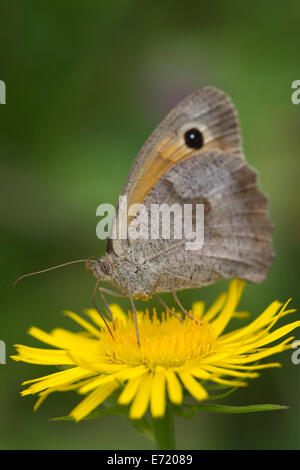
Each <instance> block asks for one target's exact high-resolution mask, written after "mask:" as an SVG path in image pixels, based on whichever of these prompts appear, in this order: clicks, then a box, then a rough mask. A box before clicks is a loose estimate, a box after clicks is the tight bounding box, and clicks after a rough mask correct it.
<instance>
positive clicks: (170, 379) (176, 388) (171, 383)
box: [166, 369, 182, 405]
mask: <svg viewBox="0 0 300 470" xmlns="http://www.w3.org/2000/svg"><path fill="white" fill-rule="evenodd" d="M166 377H167V386H168V395H169V397H170V400H171V401H172V402H173V403H176V404H177V405H180V403H181V402H182V388H181V384H180V382H179V380H178V379H177V377H176V375H175V374H174V372H173V371H172V369H167V370H166Z"/></svg>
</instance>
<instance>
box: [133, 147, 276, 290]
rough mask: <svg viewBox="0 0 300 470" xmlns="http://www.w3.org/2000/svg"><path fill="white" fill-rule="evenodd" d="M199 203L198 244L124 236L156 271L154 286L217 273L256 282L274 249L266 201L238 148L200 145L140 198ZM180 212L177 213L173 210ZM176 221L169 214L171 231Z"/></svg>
mask: <svg viewBox="0 0 300 470" xmlns="http://www.w3.org/2000/svg"><path fill="white" fill-rule="evenodd" d="M162 202H166V203H167V204H168V206H172V205H173V204H179V205H180V206H181V207H183V206H184V204H192V205H195V204H204V244H203V246H202V248H201V249H199V250H187V249H186V242H187V241H188V238H186V237H183V239H182V240H178V239H175V238H174V236H172V237H171V238H170V239H163V238H159V239H157V240H153V239H151V237H149V239H137V240H130V239H129V241H130V247H131V250H132V252H133V256H135V257H136V261H137V262H138V263H139V264H143V263H145V262H146V263H151V264H152V265H153V266H154V267H155V270H156V272H157V273H159V274H160V277H159V278H158V279H159V280H158V283H157V286H156V289H155V290H156V291H158V292H159V291H161V292H164V291H168V290H177V289H184V288H191V287H199V286H203V285H207V284H211V283H213V282H216V281H217V280H219V279H227V278H236V277H237V278H240V279H243V280H246V281H250V282H262V281H263V280H264V279H265V277H266V276H267V273H268V270H269V267H270V265H271V262H272V259H273V256H274V253H273V249H272V245H271V243H272V224H271V222H270V221H269V218H268V213H267V209H268V207H267V206H268V201H267V198H266V197H265V196H264V195H263V194H262V193H261V191H260V190H259V188H258V186H257V174H256V172H255V170H253V169H252V168H250V167H249V166H248V165H247V164H246V162H245V159H244V157H243V155H242V154H240V153H239V152H230V151H229V152H224V151H221V150H213V151H206V152H202V153H199V154H196V155H193V156H192V157H191V158H189V159H186V160H184V161H182V162H180V163H177V164H176V165H174V166H173V167H172V168H171V169H170V170H168V171H167V172H166V173H165V175H164V176H163V177H162V178H161V179H160V180H159V181H158V182H157V183H156V185H155V186H154V187H153V189H152V190H151V191H150V193H149V194H148V196H147V197H146V198H145V200H144V202H143V204H144V205H145V206H146V209H147V211H148V213H150V212H151V206H152V204H161V203H162ZM178 217H180V213H179V214H178ZM178 223H180V221H178V220H176V217H175V216H174V217H173V218H172V219H171V231H170V232H171V234H172V235H173V234H174V226H176V224H177V225H178Z"/></svg>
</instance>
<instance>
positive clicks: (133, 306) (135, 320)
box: [128, 291, 141, 347]
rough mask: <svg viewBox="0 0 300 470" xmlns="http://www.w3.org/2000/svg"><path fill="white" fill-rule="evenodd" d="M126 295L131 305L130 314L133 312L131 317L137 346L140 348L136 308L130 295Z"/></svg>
mask: <svg viewBox="0 0 300 470" xmlns="http://www.w3.org/2000/svg"><path fill="white" fill-rule="evenodd" d="M128 295H129V300H130V303H131V308H132V312H133V315H134V324H135V331H136V339H137V344H138V346H139V347H140V346H141V343H140V335H139V329H138V325H137V317H136V308H135V305H134V302H133V298H132V295H131V293H130V292H129V291H128Z"/></svg>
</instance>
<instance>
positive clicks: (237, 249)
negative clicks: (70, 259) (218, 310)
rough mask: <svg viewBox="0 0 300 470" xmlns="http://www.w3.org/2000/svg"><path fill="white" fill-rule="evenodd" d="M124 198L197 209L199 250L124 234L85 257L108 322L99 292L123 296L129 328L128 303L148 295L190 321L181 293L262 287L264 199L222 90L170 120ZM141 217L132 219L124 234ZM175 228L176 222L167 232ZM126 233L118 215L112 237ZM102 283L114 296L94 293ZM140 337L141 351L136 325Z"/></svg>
mask: <svg viewBox="0 0 300 470" xmlns="http://www.w3.org/2000/svg"><path fill="white" fill-rule="evenodd" d="M121 196H123V197H125V196H126V198H127V203H128V206H134V205H141V204H142V205H143V207H145V208H146V210H147V211H150V210H151V207H152V205H153V204H163V203H164V204H168V206H169V207H172V206H173V205H174V204H177V205H179V206H180V207H184V205H185V204H192V205H194V206H195V205H197V204H202V205H203V206H204V243H203V245H202V247H201V248H200V249H198V250H187V249H186V242H187V239H186V238H185V236H183V237H182V239H181V240H178V239H176V238H175V237H170V238H164V237H162V236H159V237H157V238H153V237H151V236H150V237H148V238H136V237H132V236H131V235H130V232H129V230H128V231H127V229H126V228H125V232H126V234H127V236H126V237H125V238H124V237H120V236H114V237H112V236H110V237H109V239H108V242H107V248H106V254H105V255H104V256H103V257H101V258H90V259H89V260H87V261H86V267H87V269H88V270H89V271H91V273H92V274H93V275H94V277H95V278H96V279H97V284H96V287H95V290H94V296H93V303H94V305H95V293H96V292H97V291H98V292H100V295H101V297H102V299H103V301H104V304H105V307H106V310H107V312H108V314H109V316H110V319H111V321H112V322H113V316H112V312H111V310H110V308H109V305H108V303H107V301H106V299H105V296H104V294H105V293H106V294H111V295H116V296H125V297H129V299H130V302H131V306H132V310H133V312H134V315H135V320H136V309H135V306H134V300H133V299H144V300H146V299H149V298H150V297H152V296H156V298H157V300H158V301H159V302H160V303H161V305H162V306H163V307H164V308H166V309H167V310H168V311H169V312H170V313H171V314H174V312H173V311H172V310H171V309H170V308H169V307H168V306H167V305H166V303H165V302H164V301H163V300H162V299H161V298H160V296H159V294H160V293H163V292H172V294H173V296H174V300H175V302H176V303H177V305H178V306H179V308H180V309H181V310H182V312H183V313H184V314H186V315H188V316H191V314H190V313H189V312H188V311H187V310H186V309H185V308H184V307H183V305H182V304H181V302H180V300H179V299H178V296H177V294H176V292H177V291H179V290H182V289H190V288H196V287H202V286H206V285H209V284H212V283H215V282H216V281H219V280H221V279H230V278H239V279H242V280H245V281H248V282H254V283H259V282H262V281H264V279H265V278H266V276H267V274H268V271H269V268H270V265H271V262H272V259H273V257H274V252H273V248H272V230H273V226H272V224H271V222H270V220H269V217H268V200H267V198H266V196H265V195H264V194H263V193H262V192H261V191H260V189H259V188H258V185H257V173H256V171H255V170H254V169H253V168H251V167H250V166H248V165H247V163H246V161H245V157H244V154H243V150H242V146H241V134H240V125H239V120H238V116H237V112H236V110H235V108H234V106H233V104H232V102H231V100H230V98H229V97H228V96H227V94H225V93H224V92H223V91H220V90H217V89H215V88H211V87H204V88H202V89H200V90H198V91H196V92H195V93H193V94H191V95H190V96H188V97H187V98H186V99H184V100H183V101H182V102H180V103H179V104H178V105H177V106H176V107H175V108H174V109H172V110H171V112H169V114H168V115H167V116H166V117H165V119H164V120H163V121H162V122H161V123H160V124H159V126H158V127H157V128H156V129H155V130H154V132H153V133H152V134H151V135H150V137H149V138H148V140H147V141H146V142H145V144H144V146H143V147H142V148H141V150H140V152H139V153H138V155H137V157H136V159H135V161H134V163H133V165H132V167H131V169H130V171H129V174H128V177H127V179H126V181H125V184H124V187H123V189H122V192H121ZM138 215H139V213H138V211H137V213H136V214H135V215H131V216H130V217H129V219H128V221H129V226H132V224H134V223H135V219H137V218H138ZM192 217H193V216H192ZM128 221H127V222H128ZM177 222H178V220H177V219H176V217H175V215H174V217H173V219H172V221H171V222H170V223H171V228H173V229H174V228H176V224H177ZM160 223H161V222H160ZM122 225H124V220H123V217H121V216H120V208H117V210H116V215H115V219H114V222H113V229H114V233H117V234H120V233H124V227H122ZM157 228H158V229H159V227H157ZM111 233H112V231H111ZM80 261H81V260H79V262H80ZM103 281H105V282H108V283H110V284H111V285H112V286H114V287H115V288H116V289H117V291H118V292H115V291H112V290H109V289H106V288H104V287H99V282H103ZM174 315H175V314H174ZM178 318H180V317H178ZM103 319H104V317H103ZM104 321H105V323H106V325H107V327H108V328H109V325H108V323H107V322H106V320H105V319H104ZM109 330H110V328H109ZM136 330H137V340H138V344H140V340H139V336H138V329H137V322H136ZM110 332H111V330H110ZM111 334H112V335H113V333H112V332H111Z"/></svg>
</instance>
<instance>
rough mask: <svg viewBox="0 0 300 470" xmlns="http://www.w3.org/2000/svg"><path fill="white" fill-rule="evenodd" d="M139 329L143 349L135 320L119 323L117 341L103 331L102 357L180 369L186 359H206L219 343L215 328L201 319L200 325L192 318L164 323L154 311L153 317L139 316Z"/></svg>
mask: <svg viewBox="0 0 300 470" xmlns="http://www.w3.org/2000/svg"><path fill="white" fill-rule="evenodd" d="M138 329H139V336H140V342H141V345H140V346H138V344H137V336H136V330H135V325H134V320H133V318H132V317H129V318H128V320H127V321H126V323H125V324H120V323H119V322H118V321H117V326H116V330H115V331H114V332H113V334H114V339H112V337H111V336H110V334H109V332H107V331H106V330H103V335H102V337H101V341H100V347H101V350H102V351H101V352H102V354H104V355H105V356H106V357H107V358H109V360H110V361H111V362H113V363H118V364H123V363H124V364H130V365H141V364H143V365H145V366H146V367H148V368H155V367H156V366H158V365H161V366H164V367H178V366H181V365H182V364H184V363H185V362H186V360H191V359H193V358H195V359H198V360H199V358H201V357H205V356H206V355H207V354H208V353H209V352H210V351H211V350H212V348H213V346H214V344H215V337H214V335H213V331H212V328H211V326H210V325H209V324H208V323H206V322H203V321H202V322H200V320H199V319H198V323H196V322H195V321H193V320H190V319H184V321H179V320H178V319H176V318H174V317H170V316H169V315H167V316H163V317H162V319H161V320H160V319H158V318H157V316H156V312H155V311H154V314H153V316H152V318H150V316H149V315H145V316H143V317H142V316H141V317H138Z"/></svg>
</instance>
